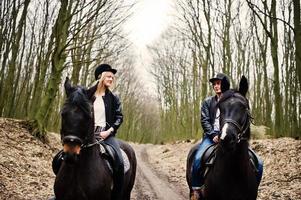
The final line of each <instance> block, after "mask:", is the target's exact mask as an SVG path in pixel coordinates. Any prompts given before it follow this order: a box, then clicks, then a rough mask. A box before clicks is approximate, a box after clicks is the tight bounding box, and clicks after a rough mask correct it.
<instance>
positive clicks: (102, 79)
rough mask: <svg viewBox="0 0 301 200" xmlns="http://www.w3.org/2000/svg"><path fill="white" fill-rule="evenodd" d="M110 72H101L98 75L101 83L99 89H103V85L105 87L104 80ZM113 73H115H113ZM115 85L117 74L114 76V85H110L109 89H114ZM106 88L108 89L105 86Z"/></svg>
mask: <svg viewBox="0 0 301 200" xmlns="http://www.w3.org/2000/svg"><path fill="white" fill-rule="evenodd" d="M108 73H110V72H102V73H101V74H99V75H98V78H99V79H98V81H99V83H98V86H97V89H101V88H102V87H104V85H103V81H104V80H105V78H106V75H108ZM113 75H114V74H113ZM114 86H115V76H114V78H113V83H112V85H111V86H110V87H109V89H110V90H112V89H113V88H114ZM105 89H106V88H105Z"/></svg>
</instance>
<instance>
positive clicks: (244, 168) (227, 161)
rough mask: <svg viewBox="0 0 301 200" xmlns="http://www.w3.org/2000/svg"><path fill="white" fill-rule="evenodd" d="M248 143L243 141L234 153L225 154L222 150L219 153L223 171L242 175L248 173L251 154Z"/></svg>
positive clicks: (218, 159) (218, 156) (218, 158)
mask: <svg viewBox="0 0 301 200" xmlns="http://www.w3.org/2000/svg"><path fill="white" fill-rule="evenodd" d="M248 146H249V144H248V141H242V142H240V143H239V144H237V148H236V150H235V151H234V152H231V153H229V152H225V151H224V150H222V149H221V148H219V149H218V152H217V162H218V163H219V165H221V169H222V170H225V172H226V173H229V171H233V172H234V173H240V174H242V175H244V174H246V173H248V170H249V166H250V165H249V154H248Z"/></svg>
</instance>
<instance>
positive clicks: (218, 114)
mask: <svg viewBox="0 0 301 200" xmlns="http://www.w3.org/2000/svg"><path fill="white" fill-rule="evenodd" d="M219 117H220V111H219V108H218V109H216V114H215V119H214V124H213V130H215V131H219V128H220V125H219Z"/></svg>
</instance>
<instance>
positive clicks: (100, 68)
mask: <svg viewBox="0 0 301 200" xmlns="http://www.w3.org/2000/svg"><path fill="white" fill-rule="evenodd" d="M102 72H112V73H113V74H116V72H117V70H116V69H113V68H112V67H111V66H110V65H109V64H101V65H99V66H98V67H96V69H95V73H94V74H95V80H97V79H98V76H99V75H100V74H102Z"/></svg>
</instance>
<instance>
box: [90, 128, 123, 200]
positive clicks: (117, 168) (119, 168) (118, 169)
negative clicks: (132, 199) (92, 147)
mask: <svg viewBox="0 0 301 200" xmlns="http://www.w3.org/2000/svg"><path fill="white" fill-rule="evenodd" d="M101 130H102V128H100V127H96V128H95V132H94V133H95V136H96V138H99V133H100V132H101ZM103 142H104V143H105V144H107V145H109V146H110V147H112V148H113V150H114V153H115V162H114V163H113V168H114V169H113V181H114V187H113V192H112V200H121V199H122V191H123V182H124V163H123V158H122V153H121V150H120V145H119V143H118V141H117V140H116V138H115V137H114V136H112V135H111V136H109V137H107V138H106V139H105V140H104V141H103Z"/></svg>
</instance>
